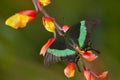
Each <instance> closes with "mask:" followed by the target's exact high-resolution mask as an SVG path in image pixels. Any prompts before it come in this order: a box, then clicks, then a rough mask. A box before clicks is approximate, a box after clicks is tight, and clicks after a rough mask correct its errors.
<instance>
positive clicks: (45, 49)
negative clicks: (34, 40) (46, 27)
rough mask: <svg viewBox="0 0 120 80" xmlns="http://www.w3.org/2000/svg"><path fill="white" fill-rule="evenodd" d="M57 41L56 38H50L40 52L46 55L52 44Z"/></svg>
mask: <svg viewBox="0 0 120 80" xmlns="http://www.w3.org/2000/svg"><path fill="white" fill-rule="evenodd" d="M54 41H55V38H50V39H49V40H48V41H47V43H46V44H45V45H44V46H43V47H42V49H41V51H40V54H42V55H43V56H44V55H45V53H46V51H47V49H48V48H49V47H50V45H51V44H52V43H53V42H54Z"/></svg>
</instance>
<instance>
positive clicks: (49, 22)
mask: <svg viewBox="0 0 120 80" xmlns="http://www.w3.org/2000/svg"><path fill="white" fill-rule="evenodd" d="M42 21H43V25H44V27H45V29H46V30H47V31H49V32H54V31H55V25H54V22H53V19H52V18H50V17H47V16H43V18H42Z"/></svg>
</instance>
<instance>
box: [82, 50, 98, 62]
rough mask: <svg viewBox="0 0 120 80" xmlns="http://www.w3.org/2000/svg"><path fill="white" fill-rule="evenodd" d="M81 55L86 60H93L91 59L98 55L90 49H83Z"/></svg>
mask: <svg viewBox="0 0 120 80" xmlns="http://www.w3.org/2000/svg"><path fill="white" fill-rule="evenodd" d="M82 56H83V58H84V59H86V60H87V61H93V60H95V59H96V58H97V57H98V56H96V55H95V54H93V53H92V52H91V51H87V52H84V51H83V53H82Z"/></svg>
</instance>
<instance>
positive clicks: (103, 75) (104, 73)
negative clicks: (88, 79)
mask: <svg viewBox="0 0 120 80" xmlns="http://www.w3.org/2000/svg"><path fill="white" fill-rule="evenodd" d="M107 74H108V71H105V72H102V73H101V74H100V75H99V78H105V77H106V76H107Z"/></svg>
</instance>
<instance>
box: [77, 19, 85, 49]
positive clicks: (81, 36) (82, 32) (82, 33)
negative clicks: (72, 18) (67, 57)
mask: <svg viewBox="0 0 120 80" xmlns="http://www.w3.org/2000/svg"><path fill="white" fill-rule="evenodd" d="M80 23H81V25H80V33H79V38H78V42H79V45H80V47H81V48H82V47H83V46H84V42H85V39H86V35H87V31H86V26H85V21H81V22H80Z"/></svg>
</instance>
